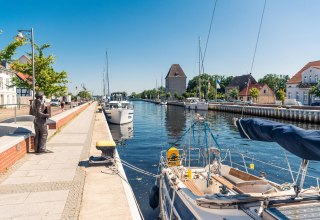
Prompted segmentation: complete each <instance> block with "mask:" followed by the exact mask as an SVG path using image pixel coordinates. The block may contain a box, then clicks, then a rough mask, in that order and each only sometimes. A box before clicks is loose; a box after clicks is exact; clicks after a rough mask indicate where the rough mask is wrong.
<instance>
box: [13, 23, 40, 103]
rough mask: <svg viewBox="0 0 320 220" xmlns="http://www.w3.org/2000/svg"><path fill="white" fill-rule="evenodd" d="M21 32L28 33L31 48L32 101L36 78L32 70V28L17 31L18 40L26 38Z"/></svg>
mask: <svg viewBox="0 0 320 220" xmlns="http://www.w3.org/2000/svg"><path fill="white" fill-rule="evenodd" d="M23 32H25V33H28V34H26V36H29V40H30V43H31V48H32V99H33V100H34V95H35V85H36V78H35V69H34V35H33V28H31V29H30V30H18V35H17V38H18V39H25V38H26V37H25V36H23Z"/></svg>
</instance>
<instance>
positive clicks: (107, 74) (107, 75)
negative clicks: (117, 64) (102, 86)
mask: <svg viewBox="0 0 320 220" xmlns="http://www.w3.org/2000/svg"><path fill="white" fill-rule="evenodd" d="M106 64H107V65H106V66H107V71H106V78H107V83H108V97H109V96H110V87H109V86H110V84H109V60H108V49H106Z"/></svg>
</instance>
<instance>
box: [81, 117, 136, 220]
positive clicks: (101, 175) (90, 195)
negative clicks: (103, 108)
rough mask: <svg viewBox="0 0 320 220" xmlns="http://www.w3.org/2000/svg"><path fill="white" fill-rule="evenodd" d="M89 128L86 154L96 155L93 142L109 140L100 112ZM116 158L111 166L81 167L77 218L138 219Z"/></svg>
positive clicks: (120, 166)
mask: <svg viewBox="0 0 320 220" xmlns="http://www.w3.org/2000/svg"><path fill="white" fill-rule="evenodd" d="M93 131H94V132H93V137H92V142H91V149H90V155H91V156H100V155H101V151H99V150H97V149H96V142H97V141H99V140H112V136H111V133H110V130H109V127H108V124H107V122H106V119H105V117H104V114H103V113H97V114H95V125H94V129H93ZM116 158H117V163H116V164H115V166H107V167H106V166H89V167H86V168H85V171H86V179H85V185H84V190H83V199H82V203H81V210H80V217H79V219H81V220H82V219H108V220H130V219H134V220H139V219H141V217H140V215H139V212H138V209H137V206H136V204H135V201H134V198H133V193H132V191H131V188H130V186H129V184H128V183H127V182H126V181H127V180H126V177H125V174H124V170H123V167H122V165H121V164H120V163H119V162H120V159H119V157H118V154H117V155H116ZM123 178H124V179H123Z"/></svg>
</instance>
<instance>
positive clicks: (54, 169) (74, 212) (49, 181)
mask: <svg viewBox="0 0 320 220" xmlns="http://www.w3.org/2000/svg"><path fill="white" fill-rule="evenodd" d="M95 106H96V104H95V103H94V104H92V105H91V106H89V107H88V108H87V109H86V110H85V111H84V112H82V113H81V114H80V115H79V116H77V117H76V118H75V119H74V120H72V121H71V122H70V123H69V124H67V125H66V126H65V127H64V128H63V129H62V130H61V131H60V132H59V133H57V134H55V135H54V136H53V137H51V138H50V140H49V141H48V143H47V149H49V150H52V151H53V153H48V154H39V155H36V154H27V155H26V156H25V157H24V158H22V159H21V160H19V161H18V162H17V163H16V164H15V165H14V166H13V167H12V168H10V169H9V170H8V171H7V172H5V173H4V174H2V175H0V213H1V214H0V219H1V220H2V219H77V218H78V215H79V211H80V202H81V196H82V191H83V186H84V179H85V172H84V170H83V168H82V167H81V166H79V164H81V161H82V160H84V159H85V158H87V157H88V154H89V147H90V144H91V137H92V131H93V124H94V120H93V117H94V112H95Z"/></svg>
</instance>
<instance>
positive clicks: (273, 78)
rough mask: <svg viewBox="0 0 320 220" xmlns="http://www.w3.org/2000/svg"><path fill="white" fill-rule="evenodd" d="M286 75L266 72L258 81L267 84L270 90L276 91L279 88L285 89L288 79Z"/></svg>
mask: <svg viewBox="0 0 320 220" xmlns="http://www.w3.org/2000/svg"><path fill="white" fill-rule="evenodd" d="M289 79H290V78H289V76H288V75H277V74H267V75H265V76H264V77H263V78H262V79H259V81H258V82H259V83H261V84H264V83H265V84H267V85H268V86H269V87H270V89H272V91H274V92H276V91H278V90H279V89H282V90H283V91H286V82H287V81H288V80H289Z"/></svg>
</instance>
